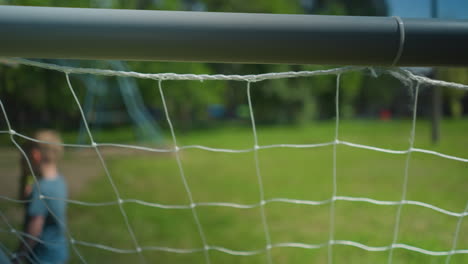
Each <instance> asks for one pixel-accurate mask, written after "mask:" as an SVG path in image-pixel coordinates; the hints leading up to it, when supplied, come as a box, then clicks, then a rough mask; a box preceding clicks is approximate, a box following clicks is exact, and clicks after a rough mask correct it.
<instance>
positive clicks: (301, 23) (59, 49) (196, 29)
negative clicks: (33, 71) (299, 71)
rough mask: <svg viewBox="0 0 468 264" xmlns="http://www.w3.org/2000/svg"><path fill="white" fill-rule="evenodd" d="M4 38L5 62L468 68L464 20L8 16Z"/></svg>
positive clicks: (68, 13)
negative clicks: (55, 60)
mask: <svg viewBox="0 0 468 264" xmlns="http://www.w3.org/2000/svg"><path fill="white" fill-rule="evenodd" d="M0 35H1V36H3V38H2V41H1V42H0V56H3V57H23V58H25V57H26V58H62V59H63V58H70V59H115V60H159V61H192V62H227V63H285V64H321V65H369V66H390V65H394V66H466V65H468V53H467V52H466V50H465V47H467V46H468V21H464V20H436V19H402V18H399V17H351V16H322V15H284V14H245V13H217V12H179V11H147V10H115V9H92V8H57V7H26V6H0ZM116 43H118V45H117V44H116ZM400 55H401V56H400Z"/></svg>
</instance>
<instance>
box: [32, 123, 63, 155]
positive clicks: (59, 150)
mask: <svg viewBox="0 0 468 264" xmlns="http://www.w3.org/2000/svg"><path fill="white" fill-rule="evenodd" d="M34 138H35V139H36V140H38V141H43V142H47V143H40V142H34V143H33V146H32V148H37V149H39V151H40V152H41V154H42V162H44V163H56V162H57V161H58V160H59V159H60V158H61V157H62V155H63V146H62V139H61V138H60V135H59V134H58V133H57V132H55V131H53V130H39V131H37V132H36V134H35V135H34Z"/></svg>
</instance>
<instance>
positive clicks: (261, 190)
mask: <svg viewBox="0 0 468 264" xmlns="http://www.w3.org/2000/svg"><path fill="white" fill-rule="evenodd" d="M251 97H252V95H251V92H250V82H247V102H248V104H249V113H250V121H251V125H252V133H253V139H254V161H255V173H256V175H257V181H258V191H259V196H260V197H259V198H260V213H261V216H262V225H263V232H264V234H265V243H266V250H267V251H266V258H267V263H268V264H272V263H273V259H272V257H271V238H270V232H269V231H268V223H267V216H266V213H265V192H264V188H263V179H262V173H261V172H260V164H259V161H258V148H259V147H258V137H257V128H256V127H255V115H254V111H253V106H252V98H251Z"/></svg>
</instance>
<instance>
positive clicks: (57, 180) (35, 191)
mask: <svg viewBox="0 0 468 264" xmlns="http://www.w3.org/2000/svg"><path fill="white" fill-rule="evenodd" d="M34 138H35V139H37V140H38V141H43V142H49V143H36V142H32V143H31V145H30V146H29V147H28V149H26V154H27V156H28V160H29V161H30V163H31V167H32V169H33V171H34V175H35V176H36V177H37V180H38V182H37V183H33V184H32V191H31V194H30V197H29V200H30V202H29V204H28V205H27V206H26V213H25V226H24V229H25V230H24V232H25V233H27V234H28V235H29V236H31V237H33V238H37V239H40V240H41V241H40V242H38V241H37V240H35V239H32V238H30V237H27V236H25V237H24V243H22V244H21V245H20V247H19V250H18V252H17V258H16V259H14V262H18V263H21V262H22V261H23V262H24V261H25V259H26V257H25V256H28V255H29V256H30V257H31V258H32V259H34V260H37V261H39V263H41V264H42V263H48V264H49V263H50V264H59V263H65V262H66V260H67V258H68V245H67V240H66V238H65V225H66V203H65V199H67V187H66V183H65V180H64V178H63V177H62V176H61V175H60V174H59V172H58V168H57V162H58V161H59V159H60V157H61V155H62V153H63V147H62V146H61V145H60V144H61V139H60V137H59V135H58V134H57V133H55V132H53V131H50V130H43V131H39V132H38V133H36V135H35V137H34ZM51 143H52V144H51ZM28 247H29V248H30V249H32V251H33V253H32V254H31V252H29V250H28Z"/></svg>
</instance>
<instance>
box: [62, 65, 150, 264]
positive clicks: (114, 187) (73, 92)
mask: <svg viewBox="0 0 468 264" xmlns="http://www.w3.org/2000/svg"><path fill="white" fill-rule="evenodd" d="M65 78H66V80H67V84H68V88H69V89H70V93H71V94H72V96H73V99H74V100H75V102H76V104H77V106H78V110H79V111H80V115H81V118H82V120H83V124H84V126H85V128H86V132H87V133H88V137H89V140H91V146H93V147H94V150H95V151H96V154H97V156H98V158H99V161H100V162H101V165H102V167H103V169H104V172H105V174H106V176H107V179H108V180H109V183H110V185H111V186H112V190H113V191H114V195H115V196H116V198H117V201H118V207H119V210H120V213H121V214H122V217H123V219H124V222H125V226H126V227H127V230H128V233H129V234H130V237H131V239H132V242H133V244H134V246H135V249H136V251H137V252H138V255H139V256H140V262H141V263H146V261H145V257H144V256H143V254H142V253H141V247H140V245H139V243H138V241H137V238H136V236H135V233H134V231H133V229H132V227H131V226H130V222H129V221H128V216H127V213H126V212H125V210H124V208H123V204H122V202H121V201H122V198H121V197H120V193H119V190H118V189H117V186H115V183H114V180H113V179H112V177H111V175H110V172H109V169H108V168H107V165H106V162H105V161H104V158H103V157H102V154H101V151H100V150H99V147H98V146H97V144H96V143H95V141H94V138H93V134H92V133H91V130H90V129H89V126H88V121H87V120H86V116H85V114H84V112H83V108H82V107H81V104H80V101H79V100H78V97H77V96H76V94H75V90H74V89H73V86H72V84H71V82H70V76H69V74H68V73H66V74H65ZM71 241H72V243H71V244H72V245H74V243H73V241H75V240H71Z"/></svg>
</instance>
